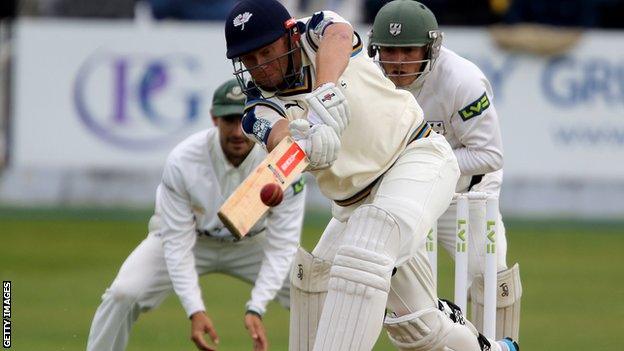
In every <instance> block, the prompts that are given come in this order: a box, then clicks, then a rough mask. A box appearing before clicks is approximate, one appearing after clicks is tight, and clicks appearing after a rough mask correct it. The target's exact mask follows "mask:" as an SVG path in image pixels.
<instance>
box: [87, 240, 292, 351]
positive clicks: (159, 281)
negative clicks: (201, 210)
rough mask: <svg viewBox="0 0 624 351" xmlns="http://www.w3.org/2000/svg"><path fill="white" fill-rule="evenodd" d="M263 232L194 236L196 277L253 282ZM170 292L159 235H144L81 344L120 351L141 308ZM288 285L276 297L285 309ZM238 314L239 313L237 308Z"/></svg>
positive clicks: (97, 349) (92, 348)
mask: <svg viewBox="0 0 624 351" xmlns="http://www.w3.org/2000/svg"><path fill="white" fill-rule="evenodd" d="M264 240H266V236H265V235H264V233H261V234H258V235H256V236H254V237H251V238H246V239H244V240H241V241H238V242H228V241H220V240H217V239H214V238H210V237H205V236H200V237H198V238H197V241H196V244H195V247H194V249H193V253H194V255H195V266H196V269H197V273H198V274H199V275H203V274H209V273H224V274H227V275H230V276H233V277H236V278H239V279H241V280H243V281H246V282H249V283H252V284H253V282H255V280H256V277H257V276H258V272H259V270H260V265H261V263H262V259H263V257H264V252H263V246H264V245H263V242H264ZM171 292H173V285H172V283H171V280H170V279H169V274H168V272H167V266H166V263H165V258H164V252H163V249H162V244H161V240H160V238H158V237H156V236H155V235H148V237H147V238H146V239H145V240H143V242H141V244H140V245H139V246H138V247H137V248H136V249H135V250H134V251H133V252H132V253H131V254H130V256H128V258H127V259H126V261H125V262H124V263H123V265H122V266H121V269H120V270H119V273H118V274H117V277H116V278H115V280H114V281H113V283H112V284H111V286H110V287H109V288H108V289H107V290H106V292H105V293H104V295H102V303H101V304H100V306H99V307H98V309H97V311H96V313H95V317H94V318H93V323H92V324H91V331H90V333H89V339H88V343H87V350H88V351H104V350H107V351H110V350H114V351H120V350H125V348H126V345H127V344H128V337H129V335H130V330H131V328H132V325H133V324H134V322H135V321H136V320H137V318H138V317H139V314H140V313H141V312H145V311H148V310H150V309H152V308H154V307H156V306H158V305H159V304H160V303H161V302H162V301H163V300H164V299H165V298H166V297H167V296H168V295H169V294H170V293H171ZM289 296H290V295H289V283H288V281H286V282H285V284H284V286H283V287H282V289H281V290H280V291H279V292H278V294H277V297H276V300H278V301H279V303H280V304H281V305H282V306H284V307H286V308H288V307H289V304H290V300H289ZM241 313H242V312H241Z"/></svg>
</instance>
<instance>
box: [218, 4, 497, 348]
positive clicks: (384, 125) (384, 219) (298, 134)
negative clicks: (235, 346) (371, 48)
mask: <svg viewBox="0 0 624 351" xmlns="http://www.w3.org/2000/svg"><path fill="white" fill-rule="evenodd" d="M225 37H226V42H227V57H228V58H230V59H232V60H233V64H234V69H235V74H236V76H237V77H238V78H239V81H240V82H241V86H242V87H244V88H246V93H247V95H248V96H249V98H248V101H247V106H246V109H245V115H244V118H243V129H244V130H245V133H247V135H249V136H250V138H252V139H254V140H255V141H256V142H258V143H260V144H262V145H264V146H265V147H266V148H267V149H268V150H272V149H273V148H274V147H275V145H277V144H278V143H279V142H280V141H281V140H282V139H283V138H284V137H286V136H293V137H294V138H295V139H296V140H298V143H300V145H301V146H302V148H303V149H304V150H305V151H306V154H307V155H308V157H309V159H310V166H309V171H310V172H311V173H312V174H313V175H314V176H315V177H316V180H317V182H318V184H319V187H320V189H321V191H322V192H323V194H324V195H325V196H327V197H328V198H329V199H331V200H332V201H333V206H332V215H333V218H332V219H331V221H330V223H329V224H328V226H327V228H326V229H325V231H324V233H323V235H322V237H321V239H320V241H319V243H318V244H317V246H316V247H315V249H314V251H313V252H312V253H311V254H309V253H307V252H305V251H303V250H300V251H299V252H298V254H297V257H296V261H295V263H294V268H293V271H292V274H291V282H292V285H293V289H292V290H291V296H292V301H291V325H290V349H291V350H312V349H313V350H315V351H320V350H328V351H340V350H345V351H355V350H371V349H372V348H373V346H374V344H375V341H376V340H377V338H378V335H379V332H380V330H381V328H382V324H383V320H384V309H385V307H386V303H390V302H396V305H393V306H390V307H391V308H392V309H393V310H394V311H409V313H411V312H414V311H417V313H415V314H410V315H409V319H408V320H405V323H404V327H403V328H402V327H400V326H399V327H397V328H394V329H393V332H394V333H396V337H397V338H402V339H404V340H405V343H406V345H407V344H408V343H411V344H410V345H415V346H414V347H413V348H410V349H413V350H423V351H425V350H465V351H476V350H481V346H480V344H479V340H478V338H477V335H476V333H474V332H473V331H472V330H470V329H468V328H467V327H466V326H465V325H463V324H460V323H454V322H453V321H452V320H451V319H450V318H449V317H448V315H447V314H445V313H444V312H443V311H440V310H439V309H438V305H437V298H436V296H435V291H434V290H433V287H432V286H433V284H432V277H431V269H430V267H429V265H428V263H427V261H426V260H427V256H426V254H424V242H425V236H426V233H427V232H428V230H429V228H430V227H431V225H432V223H433V222H434V221H435V220H436V219H437V218H438V217H439V216H440V215H442V213H443V212H444V211H445V210H446V209H447V208H448V206H449V204H450V202H451V199H452V197H453V194H454V192H455V185H456V183H457V180H458V177H459V167H458V165H457V160H456V158H455V155H454V153H453V151H452V149H451V147H450V145H449V144H448V142H447V141H446V140H445V139H444V137H443V136H441V135H439V134H437V133H435V132H432V131H431V128H430V127H429V126H428V124H427V123H425V121H424V119H423V113H422V110H421V108H420V107H419V106H418V104H417V102H416V100H415V99H414V97H413V96H412V95H411V94H410V93H409V92H407V91H403V90H397V89H395V87H394V84H392V82H391V81H390V80H388V79H387V78H385V77H384V75H383V73H382V72H381V70H380V69H379V68H378V67H377V66H376V65H375V64H374V63H373V62H372V61H371V60H370V59H369V58H368V57H366V55H365V54H364V53H362V52H361V51H362V48H363V43H362V40H361V38H360V36H359V35H358V34H357V33H355V32H354V31H353V29H352V27H351V25H350V24H349V23H348V22H347V21H345V20H344V19H343V18H342V17H340V16H339V15H337V14H336V13H333V12H331V11H322V12H317V13H315V14H314V15H313V16H311V17H308V18H304V19H301V20H295V19H293V18H291V16H290V14H289V13H288V11H287V10H286V9H285V8H284V7H283V6H282V5H281V4H280V3H279V2H278V1H276V0H242V1H239V2H237V3H236V4H235V6H234V8H233V9H232V10H231V12H230V15H229V16H228V18H227V19H226V23H225ZM248 83H249V84H248ZM417 253H422V255H421V258H422V261H419V262H417V263H418V265H416V266H414V267H415V270H416V274H417V276H418V278H419V280H417V281H416V283H417V284H418V287H419V288H420V290H421V291H420V292H421V293H419V294H413V290H410V291H409V292H408V293H409V295H405V296H398V297H397V296H395V298H393V299H391V300H389V299H388V297H389V294H390V295H393V294H396V293H397V291H391V286H390V285H391V284H390V280H391V275H392V271H393V269H394V267H396V266H398V265H400V264H402V263H404V262H405V261H407V260H408V259H409V258H411V257H414V256H415V255H416V254H417ZM400 316H401V315H399V317H400ZM317 327H318V328H317ZM492 349H493V350H500V347H499V346H498V344H496V343H493V344H492Z"/></svg>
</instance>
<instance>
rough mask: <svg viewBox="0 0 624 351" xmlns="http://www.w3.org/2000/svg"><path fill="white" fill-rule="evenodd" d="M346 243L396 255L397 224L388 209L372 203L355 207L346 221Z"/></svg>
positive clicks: (397, 245) (398, 238)
mask: <svg viewBox="0 0 624 351" xmlns="http://www.w3.org/2000/svg"><path fill="white" fill-rule="evenodd" d="M345 238H346V242H345V244H346V245H349V246H355V247H359V248H362V249H366V250H370V251H374V252H377V253H381V254H386V255H388V256H395V257H396V256H397V255H398V252H399V246H400V235H399V225H398V223H397V221H396V219H395V218H394V216H392V214H390V213H389V212H388V211H386V210H384V209H383V208H380V207H377V206H374V205H363V206H360V207H359V208H357V209H356V210H355V211H354V212H353V214H352V215H351V217H349V221H348V223H347V228H346V232H345Z"/></svg>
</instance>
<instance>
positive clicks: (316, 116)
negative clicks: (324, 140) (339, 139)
mask: <svg viewBox="0 0 624 351" xmlns="http://www.w3.org/2000/svg"><path fill="white" fill-rule="evenodd" d="M306 101H307V102H308V104H309V105H310V112H309V115H308V120H309V121H310V122H312V124H319V123H322V124H326V125H328V126H330V127H332V129H333V130H334V131H335V132H336V135H337V136H341V135H342V132H344V130H345V128H347V125H348V124H349V118H350V112H349V104H348V103H347V99H346V98H345V96H344V95H343V94H342V92H341V91H340V89H338V87H336V85H335V84H334V83H325V84H323V85H321V86H320V87H318V88H316V89H315V90H314V91H313V92H311V93H310V94H309V95H308V96H307V97H306Z"/></svg>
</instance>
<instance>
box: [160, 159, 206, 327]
mask: <svg viewBox="0 0 624 351" xmlns="http://www.w3.org/2000/svg"><path fill="white" fill-rule="evenodd" d="M156 213H157V215H159V216H160V218H161V219H162V228H161V229H160V231H159V234H160V236H161V240H162V245H163V250H164V253H165V261H166V263H167V270H168V271H169V277H170V279H171V282H172V284H173V288H174V290H175V292H176V294H177V295H178V297H179V298H180V302H181V303H182V306H183V307H184V310H185V311H186V314H187V316H191V315H192V314H193V313H195V312H197V311H205V307H204V303H203V301H202V297H201V290H200V287H199V281H198V280H199V279H198V275H197V271H196V269H195V256H194V255H193V247H194V246H195V240H196V238H197V235H196V232H195V220H194V217H193V212H192V210H191V201H190V197H189V195H188V193H187V192H186V189H185V187H184V179H183V178H182V174H181V171H180V169H179V168H178V166H177V165H176V164H175V162H174V161H172V160H171V158H170V160H168V161H167V165H166V166H165V170H164V172H163V178H162V181H161V184H160V185H159V186H158V190H157V193H156Z"/></svg>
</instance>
